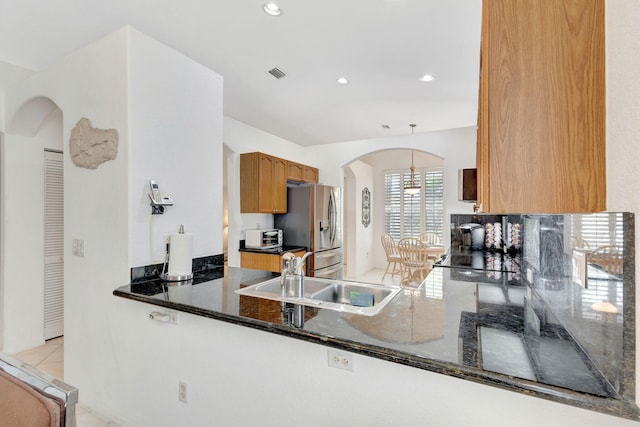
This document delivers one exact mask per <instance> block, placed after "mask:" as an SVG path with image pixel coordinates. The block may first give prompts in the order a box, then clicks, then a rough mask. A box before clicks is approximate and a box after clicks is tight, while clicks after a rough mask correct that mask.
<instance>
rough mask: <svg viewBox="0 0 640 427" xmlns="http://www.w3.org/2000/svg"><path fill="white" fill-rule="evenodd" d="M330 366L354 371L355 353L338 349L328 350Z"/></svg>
mask: <svg viewBox="0 0 640 427" xmlns="http://www.w3.org/2000/svg"><path fill="white" fill-rule="evenodd" d="M327 358H328V362H329V366H331V367H332V368H338V369H344V370H345V371H351V372H353V355H351V354H348V353H342V352H339V351H337V350H331V349H329V350H327Z"/></svg>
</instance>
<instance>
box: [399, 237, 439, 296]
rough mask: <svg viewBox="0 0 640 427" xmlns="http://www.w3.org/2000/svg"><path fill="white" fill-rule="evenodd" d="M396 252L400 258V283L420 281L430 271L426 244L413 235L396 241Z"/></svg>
mask: <svg viewBox="0 0 640 427" xmlns="http://www.w3.org/2000/svg"><path fill="white" fill-rule="evenodd" d="M398 253H399V254H400V258H401V259H402V263H401V264H400V265H401V268H402V281H401V282H402V284H403V285H406V284H409V283H411V282H418V283H422V281H423V280H424V279H425V278H426V277H427V275H428V274H429V272H430V271H431V265H432V264H431V261H430V260H429V256H428V252H427V245H426V244H425V243H424V242H423V241H422V240H420V239H416V238H415V237H407V238H404V239H402V240H400V241H399V242H398Z"/></svg>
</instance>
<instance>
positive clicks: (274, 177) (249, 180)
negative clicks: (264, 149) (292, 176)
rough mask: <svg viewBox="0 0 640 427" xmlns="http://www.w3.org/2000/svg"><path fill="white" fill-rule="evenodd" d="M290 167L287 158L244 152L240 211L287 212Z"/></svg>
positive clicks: (241, 167)
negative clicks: (288, 172) (288, 171)
mask: <svg viewBox="0 0 640 427" xmlns="http://www.w3.org/2000/svg"><path fill="white" fill-rule="evenodd" d="M287 169H288V164H287V161H286V160H284V159H280V158H278V157H274V156H269V155H268V154H264V153H245V154H241V155H240V212H241V213H286V212H287Z"/></svg>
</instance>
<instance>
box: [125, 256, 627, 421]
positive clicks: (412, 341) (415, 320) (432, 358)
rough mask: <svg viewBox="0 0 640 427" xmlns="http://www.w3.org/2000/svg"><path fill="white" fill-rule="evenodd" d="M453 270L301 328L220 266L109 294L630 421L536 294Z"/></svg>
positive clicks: (491, 275) (249, 275) (252, 275)
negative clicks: (374, 307)
mask: <svg viewBox="0 0 640 427" xmlns="http://www.w3.org/2000/svg"><path fill="white" fill-rule="evenodd" d="M219 273H221V271H219ZM457 273H459V271H458V270H456V269H449V268H435V269H434V270H433V271H432V272H431V274H430V275H429V276H428V277H427V279H426V280H425V281H424V282H423V283H422V284H420V286H418V287H415V288H412V287H406V288H403V290H402V291H401V292H400V293H399V294H398V295H397V296H396V297H395V298H394V299H393V300H392V301H391V302H390V303H389V304H388V305H387V306H386V307H385V308H384V309H383V310H382V311H381V312H380V313H379V314H378V315H377V316H373V317H368V316H360V315H355V314H344V313H340V312H337V311H332V310H328V309H318V308H312V307H305V316H304V322H303V325H302V326H293V325H291V324H290V323H289V322H288V318H289V316H288V315H287V313H289V312H290V309H291V307H292V306H291V305H289V304H284V305H283V303H281V302H278V301H270V300H265V299H259V298H254V297H250V296H240V295H238V294H237V293H235V290H237V289H240V288H241V287H244V286H249V285H252V284H255V283H259V282H261V281H264V280H266V279H269V278H272V277H274V276H277V274H273V273H269V272H263V271H257V270H249V269H240V268H226V269H225V270H224V277H221V278H217V279H214V280H207V279H206V278H204V276H203V278H202V279H198V280H194V281H190V282H177V283H170V282H169V283H168V282H163V281H161V280H149V281H145V282H141V283H136V284H131V285H126V286H122V287H119V288H117V289H116V290H115V291H114V292H113V294H114V295H116V296H119V297H124V298H128V299H132V300H136V301H140V302H144V303H148V304H153V305H157V306H162V307H166V308H168V309H173V310H179V311H183V312H188V313H192V314H195V315H199V316H204V317H209V318H212V319H218V320H222V321H226V322H231V323H234V324H238V325H244V326H247V327H251V328H255V329H260V330H263V331H267V332H271V333H276V334H280V335H285V336H289V337H293V338H297V339H301V340H306V341H310V342H314V343H317V344H322V345H327V346H331V347H335V348H339V349H343V350H347V351H351V352H354V353H361V354H364V355H367V356H370V357H376V358H379V359H383V360H387V361H391V362H395V363H401V364H404V365H408V366H412V367H415V368H419V369H425V370H429V371H433V372H437V373H442V374H445V375H449V376H454V377H457V378H462V379H466V380H471V381H475V382H479V383H482V384H486V385H490V386H497V387H501V388H504V389H507V390H511V391H515V392H520V393H525V394H528V395H532V396H537V397H541V398H545V399H549V400H553V401H556V402H560V403H565V404H569V405H573V406H577V407H581V408H586V409H591V410H595V411H599V412H604V413H608V414H612V415H616V416H621V417H625V418H630V419H636V420H637V419H638V418H639V412H638V408H637V407H636V405H635V403H634V402H632V401H629V400H628V399H626V400H625V399H624V398H621V396H620V393H619V392H618V388H617V387H616V386H615V385H613V386H612V385H611V384H610V382H609V381H608V380H607V379H606V377H605V376H604V375H602V373H601V371H602V369H597V368H596V367H595V366H594V364H593V363H592V362H591V361H590V360H589V358H588V357H587V356H586V355H585V353H584V350H583V348H582V347H581V346H579V345H577V344H576V342H575V340H574V339H572V335H571V334H570V333H568V332H567V331H566V330H565V329H564V328H563V327H562V325H561V322H557V323H556V322H553V321H548V319H550V318H551V316H550V314H549V313H548V311H547V308H546V307H544V306H542V305H543V303H541V302H540V299H539V298H536V297H535V296H536V295H538V294H539V293H540V292H544V289H542V290H540V289H535V288H532V287H530V286H526V285H522V284H518V282H517V281H514V280H510V281H508V280H506V279H505V280H502V276H500V275H501V274H512V273H501V272H496V271H487V272H485V274H477V275H475V276H473V277H471V276H468V275H462V276H460V275H456V274H457ZM480 273H482V272H480ZM214 276H215V275H213V276H212V275H209V276H208V277H209V278H210V277H214ZM511 279H512V278H511ZM541 318H542V319H543V320H544V321H543V322H540V319H541ZM535 319H538V321H537V323H536V321H535ZM594 322H595V325H594V328H592V329H593V331H595V332H593V331H592V333H595V334H601V333H603V332H602V331H606V328H605V329H598V327H597V326H598V319H594ZM532 325H533V326H532ZM536 326H537V329H536ZM532 331H533V332H532Z"/></svg>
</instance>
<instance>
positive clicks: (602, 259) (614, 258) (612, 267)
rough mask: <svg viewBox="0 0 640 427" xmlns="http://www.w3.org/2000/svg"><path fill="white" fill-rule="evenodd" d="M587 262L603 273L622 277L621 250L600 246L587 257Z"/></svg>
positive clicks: (616, 247) (614, 247)
mask: <svg viewBox="0 0 640 427" xmlns="http://www.w3.org/2000/svg"><path fill="white" fill-rule="evenodd" d="M587 262H588V263H590V264H595V265H597V266H598V267H600V268H601V269H602V270H604V271H605V272H607V273H609V274H611V275H614V276H618V277H622V248H620V247H618V246H600V247H598V248H597V249H594V250H593V251H591V252H590V253H589V254H588V255H587Z"/></svg>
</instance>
